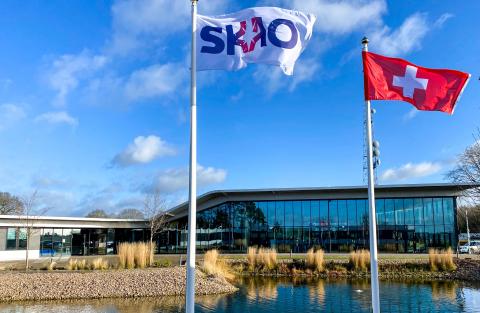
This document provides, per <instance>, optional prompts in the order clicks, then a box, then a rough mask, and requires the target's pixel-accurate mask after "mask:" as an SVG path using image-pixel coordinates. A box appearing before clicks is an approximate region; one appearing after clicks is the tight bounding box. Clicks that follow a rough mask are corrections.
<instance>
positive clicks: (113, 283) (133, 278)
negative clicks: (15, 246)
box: [0, 267, 237, 301]
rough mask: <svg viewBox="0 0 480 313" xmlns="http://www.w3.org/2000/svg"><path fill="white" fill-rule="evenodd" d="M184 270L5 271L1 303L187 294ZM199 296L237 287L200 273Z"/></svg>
mask: <svg viewBox="0 0 480 313" xmlns="http://www.w3.org/2000/svg"><path fill="white" fill-rule="evenodd" d="M185 276H186V270H185V268H184V267H170V268H155V269H142V270H139V269H135V270H108V271H88V272H87V271H85V272H66V271H65V272H63V271H62V272H29V273H24V272H23V273H21V272H5V273H1V274H0V282H1V283H0V301H19V300H63V299H95V298H117V297H121V298H135V297H154V296H155V297H156V296H170V295H184V294H185ZM195 280H196V284H195V291H196V293H197V294H201V295H206V294H221V293H231V292H235V291H236V290H237V288H236V287H234V286H233V285H231V284H230V283H228V282H227V281H225V280H224V279H220V278H215V277H207V276H206V275H205V274H203V273H202V272H200V271H198V270H197V273H196V279H195Z"/></svg>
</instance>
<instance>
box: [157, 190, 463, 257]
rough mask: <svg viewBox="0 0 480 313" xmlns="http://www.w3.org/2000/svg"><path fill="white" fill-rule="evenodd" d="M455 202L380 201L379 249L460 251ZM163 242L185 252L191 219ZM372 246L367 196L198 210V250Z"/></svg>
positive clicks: (170, 231)
mask: <svg viewBox="0 0 480 313" xmlns="http://www.w3.org/2000/svg"><path fill="white" fill-rule="evenodd" d="M455 205H456V204H455V200H454V197H441V198H392V199H377V200H376V209H377V223H378V225H377V231H378V248H379V250H380V251H383V252H397V253H403V252H405V253H414V252H415V253H422V252H426V251H428V249H429V248H430V247H436V248H446V247H452V248H454V249H455V248H456V247H455V244H456V241H455V238H456V237H455V236H456V234H455V227H454V225H455V215H454V212H455ZM158 245H159V249H160V252H164V253H185V252H186V245H187V219H186V217H184V218H181V219H179V220H177V221H174V222H172V223H171V225H170V226H169V229H168V230H167V231H166V232H165V233H164V234H162V236H161V238H160V240H159V242H158ZM368 245H369V241H368V204H367V200H366V199H347V200H343V199H332V200H306V201H283V200H282V201H231V202H226V203H222V204H220V205H217V206H214V207H212V208H209V209H206V210H203V211H200V212H198V213H197V243H196V246H197V249H198V251H206V250H209V249H213V248H215V249H220V250H222V251H228V252H246V250H247V248H248V247H249V246H258V247H270V248H275V249H277V251H279V252H283V253H289V252H293V253H296V252H306V251H307V250H308V249H309V248H311V247H315V248H321V249H323V250H324V251H327V252H330V251H340V252H348V251H352V250H356V249H362V248H367V249H368Z"/></svg>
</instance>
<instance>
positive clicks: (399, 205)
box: [395, 199, 405, 225]
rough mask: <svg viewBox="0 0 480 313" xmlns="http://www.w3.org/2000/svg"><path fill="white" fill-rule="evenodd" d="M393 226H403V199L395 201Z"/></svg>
mask: <svg viewBox="0 0 480 313" xmlns="http://www.w3.org/2000/svg"><path fill="white" fill-rule="evenodd" d="M395 224H396V225H405V211H404V209H403V199H395Z"/></svg>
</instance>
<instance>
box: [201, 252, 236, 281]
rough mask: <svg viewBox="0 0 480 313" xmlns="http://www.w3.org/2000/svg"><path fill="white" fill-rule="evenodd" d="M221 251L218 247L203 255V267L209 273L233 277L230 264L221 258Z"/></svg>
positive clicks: (228, 277)
mask: <svg viewBox="0 0 480 313" xmlns="http://www.w3.org/2000/svg"><path fill="white" fill-rule="evenodd" d="M219 255H220V254H219V252H218V250H216V249H213V250H209V251H207V252H206V253H205V255H204V257H203V266H202V269H203V271H204V272H205V273H206V274H207V275H213V276H217V277H218V276H219V277H224V278H227V279H233V278H234V275H233V274H232V273H231V272H230V269H229V267H228V265H227V264H226V263H225V261H224V260H222V259H220V257H219Z"/></svg>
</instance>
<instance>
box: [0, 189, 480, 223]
mask: <svg viewBox="0 0 480 313" xmlns="http://www.w3.org/2000/svg"><path fill="white" fill-rule="evenodd" d="M475 187H479V186H477V185H472V184H450V183H442V184H411V185H378V186H375V195H376V197H377V198H385V197H392V198H395V197H398V198H400V197H446V196H459V195H461V193H462V191H464V190H467V189H471V188H475ZM367 191H368V190H367V187H366V186H347V187H307V188H273V189H231V190H214V191H210V192H207V193H205V194H203V195H201V196H199V197H197V211H202V210H205V209H208V208H210V207H213V206H215V205H219V204H222V203H224V202H227V201H274V200H322V199H326V200H328V199H366V198H367ZM168 213H170V214H172V215H173V217H172V218H171V220H176V219H178V218H181V217H184V216H186V215H187V214H188V202H184V203H182V204H180V205H177V206H175V207H173V208H172V209H170V210H169V211H168ZM25 220H26V217H25V216H21V215H0V227H7V226H9V227H11V226H17V227H24V226H25ZM31 220H33V223H34V226H35V227H47V228H48V227H63V228H145V227H146V222H147V221H146V220H144V219H118V218H89V217H57V216H38V217H31Z"/></svg>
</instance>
